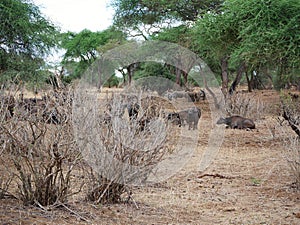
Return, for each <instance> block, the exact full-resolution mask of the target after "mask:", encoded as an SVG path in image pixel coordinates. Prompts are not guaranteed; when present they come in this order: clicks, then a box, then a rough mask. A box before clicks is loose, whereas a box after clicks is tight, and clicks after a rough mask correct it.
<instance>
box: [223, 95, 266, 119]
mask: <svg viewBox="0 0 300 225" xmlns="http://www.w3.org/2000/svg"><path fill="white" fill-rule="evenodd" d="M264 109H265V105H264V103H263V102H262V101H260V99H259V98H254V97H251V96H249V95H245V94H243V93H234V94H233V95H231V96H230V97H228V98H227V99H226V101H225V111H226V113H227V115H228V116H232V115H240V116H243V117H251V118H255V119H259V118H261V117H262V116H263V113H264V111H265V110H264Z"/></svg>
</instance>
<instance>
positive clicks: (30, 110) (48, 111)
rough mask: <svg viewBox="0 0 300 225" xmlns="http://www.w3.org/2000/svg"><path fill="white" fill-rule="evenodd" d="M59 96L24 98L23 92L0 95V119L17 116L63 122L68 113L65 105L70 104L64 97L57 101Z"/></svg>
mask: <svg viewBox="0 0 300 225" xmlns="http://www.w3.org/2000/svg"><path fill="white" fill-rule="evenodd" d="M60 97H61V96H59V97H58V96H56V97H55V95H53V96H52V97H49V96H46V95H45V96H43V97H42V98H36V97H34V98H24V97H23V94H20V95H19V96H18V97H14V96H12V95H1V96H0V110H1V119H5V120H8V119H11V118H13V117H17V118H18V119H21V120H24V119H26V120H30V119H33V120H36V121H40V122H45V123H49V124H60V123H62V122H65V121H66V120H67V119H68V117H69V115H68V112H67V110H66V107H69V108H70V106H71V104H70V102H68V101H67V100H66V99H64V98H62V99H64V100H62V101H61V102H59V101H60V100H61V99H59V98H60ZM58 99H59V100H58Z"/></svg>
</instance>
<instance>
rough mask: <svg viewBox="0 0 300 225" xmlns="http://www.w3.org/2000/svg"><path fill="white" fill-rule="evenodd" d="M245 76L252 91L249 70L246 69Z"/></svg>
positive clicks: (249, 89)
mask: <svg viewBox="0 0 300 225" xmlns="http://www.w3.org/2000/svg"><path fill="white" fill-rule="evenodd" d="M245 76H246V80H247V85H248V91H249V92H252V84H251V78H249V74H248V72H247V71H245Z"/></svg>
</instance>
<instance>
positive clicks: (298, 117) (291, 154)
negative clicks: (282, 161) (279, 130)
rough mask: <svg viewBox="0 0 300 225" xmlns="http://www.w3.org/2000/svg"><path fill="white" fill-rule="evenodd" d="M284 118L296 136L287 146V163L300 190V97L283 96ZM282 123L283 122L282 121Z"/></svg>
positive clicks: (290, 139)
mask: <svg viewBox="0 0 300 225" xmlns="http://www.w3.org/2000/svg"><path fill="white" fill-rule="evenodd" d="M281 106H282V117H283V118H284V120H286V121H287V122H288V125H289V127H290V128H291V129H292V130H293V131H294V133H295V134H296V136H292V135H289V136H288V137H287V143H286V144H285V146H286V149H287V152H286V157H287V161H288V163H289V165H290V168H291V173H292V174H293V176H294V178H295V184H296V186H297V188H298V189H300V97H299V95H297V94H288V95H284V94H282V95H281ZM281 123H282V121H281Z"/></svg>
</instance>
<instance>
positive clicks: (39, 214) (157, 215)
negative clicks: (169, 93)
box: [0, 91, 300, 224]
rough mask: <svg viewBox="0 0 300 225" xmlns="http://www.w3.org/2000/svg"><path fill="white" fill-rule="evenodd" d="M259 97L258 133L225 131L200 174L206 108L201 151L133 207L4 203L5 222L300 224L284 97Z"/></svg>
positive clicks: (137, 194) (139, 192)
mask: <svg viewBox="0 0 300 225" xmlns="http://www.w3.org/2000/svg"><path fill="white" fill-rule="evenodd" d="M252 95H253V96H254V97H257V98H258V99H259V100H260V102H263V104H264V109H265V111H264V113H263V114H261V115H263V116H260V118H258V119H256V118H253V119H254V120H255V123H256V127H257V129H255V130H254V131H246V130H231V129H226V130H225V138H224V141H223V144H222V146H221V148H220V149H219V152H218V155H217V156H216V157H215V159H214V160H213V162H212V164H211V165H210V166H209V167H208V168H207V169H206V170H205V171H199V163H200V161H201V157H202V156H203V153H204V151H205V147H206V146H207V143H208V132H209V131H210V129H211V126H212V125H211V124H212V122H211V118H210V113H209V107H208V103H207V102H201V103H199V104H198V106H199V107H201V109H202V118H201V120H200V124H199V127H198V128H199V129H198V132H199V141H198V147H197V149H196V151H195V153H194V154H193V156H192V158H191V160H190V161H189V162H188V163H187V164H186V166H185V167H184V168H182V169H181V170H180V171H179V172H178V173H176V174H175V175H174V176H173V177H171V178H170V179H168V180H166V181H164V182H161V183H158V184H154V185H151V186H146V187H136V188H133V196H132V197H133V199H132V200H131V201H130V202H129V203H120V204H114V205H93V204H92V203H90V202H87V201H86V200H85V199H84V196H80V197H78V196H77V197H74V198H71V199H70V201H69V203H68V204H67V205H66V207H61V208H58V209H53V210H49V211H48V210H45V209H40V208H37V207H33V206H23V205H22V203H20V202H19V201H18V200H15V199H10V198H7V199H1V200H0V223H1V224H300V191H299V190H298V191H297V190H296V188H295V187H294V185H293V182H294V178H293V176H292V175H291V173H290V170H289V166H288V164H287V161H286V159H285V151H286V147H288V146H285V145H284V142H283V140H284V139H283V136H282V132H281V131H282V129H285V128H283V127H281V126H280V125H279V124H278V122H277V121H276V116H275V115H274V114H272V113H271V112H269V111H270V110H269V109H273V107H274V106H275V105H276V104H277V103H278V101H279V97H278V93H276V92H275V91H260V92H255V93H252ZM272 111H273V110H272ZM275 111H276V110H275ZM273 112H274V111H273ZM283 126H286V125H283ZM286 128H288V127H286ZM180 129H186V130H187V129H188V128H187V127H183V128H180ZM287 130H288V129H287ZM290 135H293V133H292V132H291V133H290ZM187 144H188V143H187Z"/></svg>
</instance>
